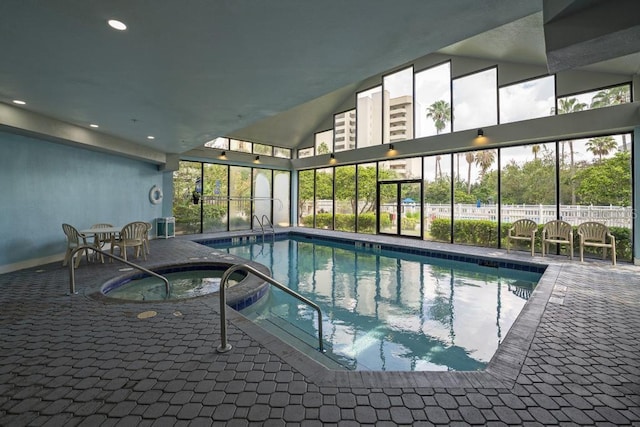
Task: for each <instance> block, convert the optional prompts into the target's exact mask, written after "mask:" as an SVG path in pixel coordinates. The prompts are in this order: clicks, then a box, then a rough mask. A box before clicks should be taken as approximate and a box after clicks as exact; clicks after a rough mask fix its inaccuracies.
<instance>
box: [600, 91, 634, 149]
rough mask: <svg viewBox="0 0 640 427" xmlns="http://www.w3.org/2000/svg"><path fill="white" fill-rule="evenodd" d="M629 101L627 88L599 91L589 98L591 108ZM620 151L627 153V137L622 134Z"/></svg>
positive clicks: (629, 93)
mask: <svg viewBox="0 0 640 427" xmlns="http://www.w3.org/2000/svg"><path fill="white" fill-rule="evenodd" d="M630 99H631V92H630V91H629V86H628V85H624V86H616V87H612V88H609V89H605V90H601V91H600V92H598V93H596V94H595V95H594V96H593V98H591V108H601V107H608V106H609V105H618V104H625V103H627V102H629V100H630ZM622 150H623V151H627V135H626V134H624V133H623V134H622Z"/></svg>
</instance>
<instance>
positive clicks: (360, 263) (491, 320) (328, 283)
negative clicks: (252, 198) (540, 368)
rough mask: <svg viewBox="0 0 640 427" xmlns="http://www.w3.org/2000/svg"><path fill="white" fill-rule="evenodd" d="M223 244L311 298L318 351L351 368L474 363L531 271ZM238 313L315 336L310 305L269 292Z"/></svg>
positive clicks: (486, 356)
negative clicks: (319, 320) (319, 318)
mask: <svg viewBox="0 0 640 427" xmlns="http://www.w3.org/2000/svg"><path fill="white" fill-rule="evenodd" d="M227 250H228V251H229V252H230V253H232V254H234V255H237V256H241V257H244V258H248V259H252V260H254V261H257V262H259V263H262V264H265V265H266V266H268V267H269V268H270V269H271V271H272V272H273V276H274V278H275V279H276V280H278V281H279V282H281V283H284V284H286V285H288V286H289V287H290V288H291V289H293V290H295V291H296V292H298V293H300V294H302V295H304V296H305V297H307V298H309V299H311V300H312V301H314V302H316V303H317V304H319V305H320V307H321V308H322V312H323V316H324V318H323V329H324V337H323V338H324V340H325V342H326V343H327V346H326V347H327V348H329V350H328V355H329V356H330V357H332V358H333V359H335V360H337V361H339V363H341V364H342V365H344V366H346V367H347V368H348V369H354V370H384V371H393V370H396V371H410V370H462V371H469V370H471V371H473V370H480V369H483V368H484V367H485V366H486V364H487V363H488V362H489V360H490V359H491V357H492V356H493V354H494V353H495V351H496V349H497V347H498V345H499V344H500V342H501V341H502V340H503V338H504V335H505V334H506V333H507V331H508V330H509V328H510V327H511V325H512V324H513V322H514V321H515V319H516V317H517V316H518V314H519V313H520V310H521V309H522V307H523V306H524V304H525V303H526V298H528V296H529V295H530V294H531V291H532V289H533V287H534V286H535V283H537V281H538V280H539V278H540V274H536V273H527V272H520V271H514V270H506V269H497V268H492V267H481V266H477V265H475V264H469V263H460V262H453V261H444V260H439V259H432V258H425V257H420V256H416V255H409V254H402V253H395V252H385V251H383V252H382V253H372V252H371V251H370V250H367V249H363V248H357V249H356V248H352V247H349V246H346V245H339V244H334V243H331V244H330V245H328V244H327V243H326V242H321V243H320V242H314V241H310V240H303V239H300V240H295V239H290V240H284V241H278V242H275V243H272V242H267V243H264V244H262V243H257V244H253V245H245V246H236V247H232V248H229V249H227ZM254 310H260V311H254ZM243 314H245V315H248V316H249V317H252V318H255V319H258V321H264V319H265V318H269V317H271V316H278V318H280V319H285V320H286V321H287V322H289V323H290V325H288V326H287V328H289V329H293V330H297V331H294V332H295V333H296V334H298V335H299V333H300V331H303V332H304V334H305V335H306V337H305V341H306V342H308V343H309V344H310V345H314V344H313V342H314V339H315V340H317V330H316V329H317V328H316V318H315V316H316V313H315V311H313V310H311V309H310V308H309V307H307V306H305V305H304V304H301V303H299V302H298V301H297V300H295V299H293V298H291V297H289V296H288V295H286V294H285V293H283V292H281V291H278V290H277V289H273V288H272V290H271V293H270V296H269V301H268V302H267V303H266V304H259V305H258V306H257V307H255V308H253V309H252V308H249V309H248V310H246V311H243ZM280 323H282V322H280ZM280 323H279V324H280ZM314 346H317V341H316V345H314Z"/></svg>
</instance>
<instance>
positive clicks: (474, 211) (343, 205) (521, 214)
mask: <svg viewBox="0 0 640 427" xmlns="http://www.w3.org/2000/svg"><path fill="white" fill-rule="evenodd" d="M418 207H419V206H418V205H414V204H408V205H404V206H403V212H402V213H407V212H413V211H417V208H418ZM316 209H317V210H318V211H319V212H332V211H333V201H332V200H318V203H317V206H316ZM351 210H352V208H351V205H350V204H349V203H348V202H337V203H336V213H351ZM380 210H381V211H382V212H392V213H395V210H396V205H395V204H389V205H382V206H380ZM453 211H454V215H455V216H454V218H455V219H476V220H489V221H498V205H481V206H478V205H475V204H462V203H457V204H455V205H454V206H453ZM299 213H300V214H301V217H302V216H306V215H313V203H311V202H309V203H305V205H304V206H303V207H302V209H301V212H299ZM501 215H502V218H501V220H502V222H503V223H506V222H509V223H511V222H514V221H516V220H518V219H525V218H526V219H532V220H534V221H535V222H537V223H538V224H544V223H546V222H548V221H551V220H554V219H556V206H555V205H502V209H501ZM633 216H634V214H633V209H632V208H631V207H624V206H579V205H560V219H562V220H564V221H567V222H568V223H569V224H571V225H574V226H578V225H580V224H581V223H583V222H587V221H598V222H602V223H604V224H606V225H607V226H609V227H625V228H631V226H632V223H633ZM424 218H425V220H426V225H427V229H429V228H430V226H431V221H433V220H434V219H436V218H446V219H450V218H451V205H449V204H431V203H426V204H425V205H424Z"/></svg>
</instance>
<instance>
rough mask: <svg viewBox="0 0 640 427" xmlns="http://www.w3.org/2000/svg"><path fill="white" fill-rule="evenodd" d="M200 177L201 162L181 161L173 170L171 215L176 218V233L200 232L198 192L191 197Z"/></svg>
mask: <svg viewBox="0 0 640 427" xmlns="http://www.w3.org/2000/svg"><path fill="white" fill-rule="evenodd" d="M201 177H202V164H201V163H199V162H185V161H181V162H180V166H179V169H178V170H177V171H175V172H173V216H175V218H176V226H175V232H176V234H194V233H199V232H200V197H199V195H200V194H201V193H200V192H197V194H198V197H193V196H194V193H195V192H196V190H197V188H199V187H198V185H199V184H200V182H201Z"/></svg>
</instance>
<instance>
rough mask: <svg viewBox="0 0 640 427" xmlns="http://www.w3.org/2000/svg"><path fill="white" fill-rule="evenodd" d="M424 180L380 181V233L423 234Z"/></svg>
mask: <svg viewBox="0 0 640 427" xmlns="http://www.w3.org/2000/svg"><path fill="white" fill-rule="evenodd" d="M421 200H422V181H421V180H404V181H393V182H378V203H379V206H378V212H380V214H379V215H378V233H379V234H393V235H396V236H404V237H418V238H420V237H421V236H422V203H421V202H420V201H421Z"/></svg>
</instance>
